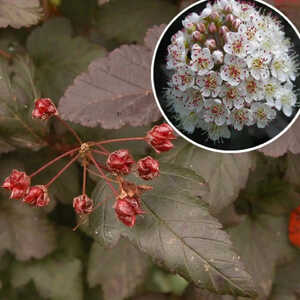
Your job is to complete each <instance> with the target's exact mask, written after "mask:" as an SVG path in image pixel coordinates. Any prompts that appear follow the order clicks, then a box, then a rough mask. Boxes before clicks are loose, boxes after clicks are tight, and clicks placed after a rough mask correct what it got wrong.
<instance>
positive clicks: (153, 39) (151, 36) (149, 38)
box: [144, 24, 166, 52]
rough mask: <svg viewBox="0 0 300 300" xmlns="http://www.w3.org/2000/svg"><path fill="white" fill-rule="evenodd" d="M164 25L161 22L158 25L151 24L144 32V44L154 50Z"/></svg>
mask: <svg viewBox="0 0 300 300" xmlns="http://www.w3.org/2000/svg"><path fill="white" fill-rule="evenodd" d="M165 28H166V25H165V24H161V25H160V26H153V27H151V28H150V29H148V31H147V32H146V36H145V39H144V43H145V46H146V47H148V48H149V49H151V50H152V52H153V51H154V50H155V47H156V44H157V42H158V40H159V38H160V36H161V35H162V33H163V31H164V30H165Z"/></svg>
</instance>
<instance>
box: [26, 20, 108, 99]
mask: <svg viewBox="0 0 300 300" xmlns="http://www.w3.org/2000/svg"><path fill="white" fill-rule="evenodd" d="M45 37H47V38H46V39H45ZM26 45H27V49H28V51H29V53H30V55H31V56H32V58H33V61H34V64H35V65H36V67H37V74H36V79H37V84H38V86H39V87H40V89H41V91H42V94H43V96H45V97H49V98H52V99H53V100H55V101H57V100H58V99H59V98H60V97H61V96H62V95H63V93H64V91H65V89H66V87H67V86H69V85H70V84H71V83H72V81H73V79H74V78H75V76H76V75H78V74H79V73H81V72H83V71H85V70H86V68H87V66H88V64H89V63H90V62H91V61H92V60H93V59H95V58H96V57H101V56H104V55H105V53H106V50H105V49H104V48H102V47H100V46H98V45H96V44H92V43H90V42H89V41H88V40H87V39H85V38H83V37H80V36H77V37H74V36H73V29H72V26H71V23H70V21H69V20H67V19H65V18H53V19H50V20H49V21H47V22H45V23H44V24H43V25H42V26H40V27H37V28H36V29H35V30H33V31H32V33H31V34H30V35H29V37H28V40H27V44H26Z"/></svg>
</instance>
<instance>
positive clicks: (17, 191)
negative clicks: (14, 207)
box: [2, 169, 31, 199]
mask: <svg viewBox="0 0 300 300" xmlns="http://www.w3.org/2000/svg"><path fill="white" fill-rule="evenodd" d="M30 182H31V180H30V177H29V176H28V175H27V174H26V173H25V172H21V171H18V170H15V169H14V170H13V171H12V172H11V174H10V175H9V176H8V177H6V178H5V180H4V182H3V184H2V187H3V188H5V189H7V190H9V191H11V195H10V198H11V199H21V198H23V197H24V196H25V195H26V194H27V192H28V190H29V188H30Z"/></svg>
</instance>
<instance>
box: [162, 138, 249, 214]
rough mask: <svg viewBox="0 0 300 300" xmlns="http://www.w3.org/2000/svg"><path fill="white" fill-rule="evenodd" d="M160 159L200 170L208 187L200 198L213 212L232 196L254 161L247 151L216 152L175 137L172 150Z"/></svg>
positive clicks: (225, 203) (239, 188)
mask: <svg viewBox="0 0 300 300" xmlns="http://www.w3.org/2000/svg"><path fill="white" fill-rule="evenodd" d="M161 160H162V161H167V162H170V163H173V164H175V165H176V166H181V167H184V168H190V169H192V170H194V171H195V172H196V173H197V174H201V175H202V176H203V177H204V179H205V180H206V181H207V182H208V183H209V188H210V191H209V192H208V193H207V194H206V195H205V196H204V197H203V199H204V200H205V201H207V202H208V203H209V205H210V208H211V210H212V211H213V212H214V213H219V212H220V211H221V210H222V209H223V208H225V207H226V206H228V205H229V204H230V203H232V202H233V201H235V200H236V198H237V196H238V194H239V192H240V190H241V189H242V188H244V187H245V185H246V183H247V179H248V175H249V172H250V169H251V168H252V167H253V163H254V162H253V156H252V155H251V154H248V153H245V154H219V153H215V152H210V151H206V150H202V149H200V148H197V147H195V146H193V145H191V144H189V143H187V142H185V141H184V140H183V139H180V140H178V141H177V142H176V146H175V148H174V150H173V151H171V152H169V153H167V154H165V155H164V156H163V157H162V159H161Z"/></svg>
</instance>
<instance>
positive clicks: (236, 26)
mask: <svg viewBox="0 0 300 300" xmlns="http://www.w3.org/2000/svg"><path fill="white" fill-rule="evenodd" d="M241 24H242V21H241V19H238V18H236V19H235V20H234V21H233V22H232V25H233V27H234V29H236V30H238V29H239V27H240V25H241Z"/></svg>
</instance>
